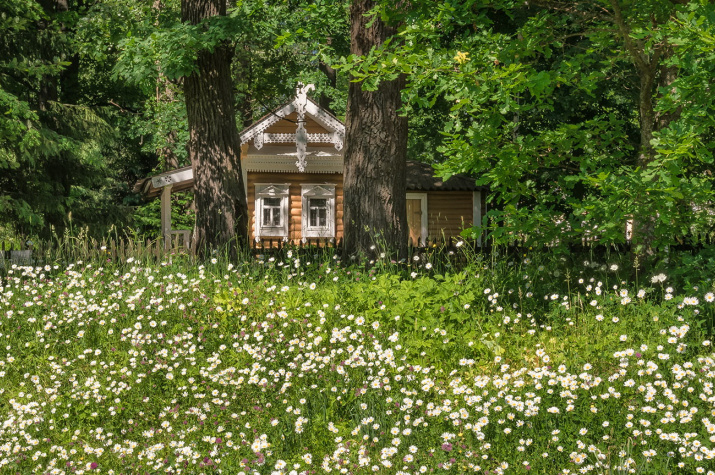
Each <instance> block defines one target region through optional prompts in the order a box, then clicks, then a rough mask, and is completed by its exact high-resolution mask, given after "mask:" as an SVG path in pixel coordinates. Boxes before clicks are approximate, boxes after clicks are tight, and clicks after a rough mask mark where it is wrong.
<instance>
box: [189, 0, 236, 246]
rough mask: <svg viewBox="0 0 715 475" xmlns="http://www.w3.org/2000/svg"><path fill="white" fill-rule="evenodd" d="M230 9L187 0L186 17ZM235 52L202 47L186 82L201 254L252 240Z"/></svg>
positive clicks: (220, 1) (216, 2)
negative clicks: (233, 63) (239, 126)
mask: <svg viewBox="0 0 715 475" xmlns="http://www.w3.org/2000/svg"><path fill="white" fill-rule="evenodd" d="M225 14H226V1H225V0H182V1H181V17H182V21H184V22H188V23H191V24H198V23H199V22H201V20H203V19H205V18H209V17H211V16H215V15H225ZM232 56H233V49H232V48H231V46H230V45H229V44H222V45H219V46H217V47H216V48H215V49H214V50H213V52H209V51H207V50H203V51H201V52H199V54H198V59H197V70H196V71H195V72H193V73H192V74H191V75H190V76H188V77H186V79H185V82H184V94H185V98H186V113H187V119H188V125H189V143H188V151H189V158H190V159H191V165H192V167H193V170H194V199H195V202H196V228H195V230H194V243H193V247H194V249H195V251H196V252H197V254H198V255H199V256H201V257H206V256H207V255H208V253H210V252H211V251H213V250H219V251H223V250H228V251H229V253H230V254H231V255H235V253H236V250H237V247H243V246H245V245H246V244H247V236H248V209H247V205H246V193H245V189H244V187H243V177H242V175H241V158H240V153H241V139H240V137H239V134H238V129H237V128H236V115H235V107H234V97H233V87H232V82H231V58H232Z"/></svg>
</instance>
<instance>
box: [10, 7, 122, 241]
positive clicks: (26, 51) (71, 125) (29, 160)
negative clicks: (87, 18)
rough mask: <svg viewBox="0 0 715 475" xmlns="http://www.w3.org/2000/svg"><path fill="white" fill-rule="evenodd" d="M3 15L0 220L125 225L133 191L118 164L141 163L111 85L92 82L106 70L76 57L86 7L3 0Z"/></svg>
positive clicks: (26, 225) (35, 226)
mask: <svg viewBox="0 0 715 475" xmlns="http://www.w3.org/2000/svg"><path fill="white" fill-rule="evenodd" d="M0 13H2V15H1V16H2V18H3V20H2V21H3V24H4V25H3V26H4V29H3V31H6V34H4V35H3V37H2V39H0V42H1V43H2V46H1V47H0V50H2V57H1V59H0V61H1V62H2V63H1V64H2V70H1V71H0V102H1V103H2V108H3V111H4V112H5V113H4V114H3V116H2V117H1V118H0V144H1V145H0V170H2V173H0V189H1V190H2V192H0V222H2V223H7V225H9V226H11V227H13V228H14V229H15V230H16V231H18V232H22V233H40V234H42V235H44V236H49V233H50V228H51V227H54V228H55V229H59V230H61V229H63V228H64V227H65V226H66V225H68V224H69V222H70V221H72V220H74V223H75V225H77V224H79V225H85V224H89V223H92V224H93V228H95V230H96V232H98V233H102V232H104V231H105V230H106V229H107V228H109V227H110V226H111V225H112V224H120V223H121V222H122V221H124V219H125V216H126V209H125V208H124V207H123V206H122V204H123V203H122V202H123V199H124V197H125V196H126V194H127V193H128V187H127V185H126V184H125V183H123V182H122V181H123V178H124V176H123V173H122V172H123V170H117V164H119V163H122V164H126V165H129V164H132V163H133V162H134V160H135V159H134V157H132V156H131V153H132V151H131V149H132V147H131V144H126V143H121V142H120V141H119V139H120V137H121V132H119V131H118V130H117V125H118V122H119V120H118V119H119V117H118V116H117V115H116V114H115V111H114V110H112V108H110V107H109V104H107V96H106V95H105V94H104V92H106V91H101V90H100V91H96V90H93V88H91V87H89V84H90V83H91V79H90V78H94V79H96V78H97V77H101V76H102V74H103V72H105V71H106V66H104V67H103V66H102V65H100V64H98V63H96V62H93V61H92V60H91V59H89V58H83V57H81V56H80V55H78V50H79V49H80V48H79V47H78V41H79V39H78V36H77V35H76V29H77V24H78V22H79V19H80V18H81V16H82V15H83V14H84V13H85V11H84V10H83V9H82V8H79V7H77V8H75V9H71V10H66V11H61V10H55V9H54V8H49V7H48V9H47V10H44V9H43V8H41V7H40V4H39V3H37V2H34V1H32V2H30V1H27V2H25V1H21V2H14V1H13V2H6V1H4V2H2V3H0ZM116 91H117V88H115V89H114V93H116Z"/></svg>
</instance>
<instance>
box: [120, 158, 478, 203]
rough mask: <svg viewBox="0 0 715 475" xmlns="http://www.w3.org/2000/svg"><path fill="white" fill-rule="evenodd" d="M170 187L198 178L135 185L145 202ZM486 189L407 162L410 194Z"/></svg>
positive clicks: (187, 170) (183, 172)
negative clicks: (415, 192) (413, 192)
mask: <svg viewBox="0 0 715 475" xmlns="http://www.w3.org/2000/svg"><path fill="white" fill-rule="evenodd" d="M280 173H285V172H280ZM294 173H297V171H296V172H294ZM169 183H171V184H172V188H171V191H172V193H173V192H178V191H185V190H189V189H191V188H193V186H194V177H193V171H192V169H191V167H190V166H188V167H183V168H177V169H176V170H171V171H169V172H164V173H161V174H159V175H154V176H150V177H147V178H144V179H142V180H139V181H137V182H136V184H135V185H134V192H136V193H141V194H142V195H143V196H144V198H145V199H151V198H156V197H157V196H159V195H160V194H161V188H162V186H163V185H168V184H169ZM483 189H485V187H483V186H477V185H476V180H475V179H474V178H471V177H468V176H466V175H453V176H452V177H451V178H450V179H449V180H447V181H444V180H442V179H441V178H438V177H435V176H434V168H432V166H431V165H430V164H428V163H422V162H415V161H413V160H407V190H406V191H478V190H483Z"/></svg>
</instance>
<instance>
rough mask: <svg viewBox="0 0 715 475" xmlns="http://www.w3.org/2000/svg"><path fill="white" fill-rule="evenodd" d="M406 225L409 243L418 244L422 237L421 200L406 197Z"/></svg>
mask: <svg viewBox="0 0 715 475" xmlns="http://www.w3.org/2000/svg"><path fill="white" fill-rule="evenodd" d="M407 226H408V227H409V229H410V241H409V242H410V244H412V245H413V246H419V245H420V244H419V243H420V241H424V239H423V237H422V200H421V199H419V198H416V199H412V198H408V199H407Z"/></svg>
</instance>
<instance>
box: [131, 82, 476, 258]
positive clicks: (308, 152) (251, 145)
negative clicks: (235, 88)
mask: <svg viewBox="0 0 715 475" xmlns="http://www.w3.org/2000/svg"><path fill="white" fill-rule="evenodd" d="M310 90H312V85H308V86H305V87H299V88H298V90H297V93H296V96H295V97H294V98H293V100H292V101H290V102H288V103H286V104H284V105H282V106H280V107H278V108H277V109H275V110H273V111H272V112H270V113H269V114H266V115H265V116H264V117H263V118H261V119H260V120H258V121H257V122H255V123H254V124H252V125H251V126H250V127H248V128H246V129H245V130H243V131H242V132H241V169H242V172H243V182H244V184H245V186H246V197H247V200H248V212H249V223H250V230H249V233H250V237H251V239H252V240H254V241H256V242H259V241H261V240H271V241H274V242H277V241H279V240H283V241H293V242H299V241H303V242H305V241H307V240H312V239H315V238H318V239H330V240H340V239H341V238H342V236H343V145H344V141H345V125H344V124H343V123H342V122H340V120H338V119H337V118H336V117H335V116H333V115H332V114H330V113H329V112H327V111H326V110H324V109H323V108H321V107H320V106H319V105H318V104H317V103H316V102H314V101H313V100H312V99H310V98H309V97H308V95H307V93H308V92H309V91H310ZM433 175H434V170H433V169H432V167H431V166H430V165H428V164H424V163H419V162H414V161H408V164H407V189H406V190H405V193H406V194H407V196H406V198H407V221H408V224H409V234H410V240H411V242H412V243H413V244H414V245H418V244H419V243H424V242H425V241H426V240H427V239H428V238H430V239H439V240H441V239H443V238H449V237H457V236H459V234H460V233H461V231H462V230H463V229H465V228H467V227H471V226H472V223H480V222H481V217H482V216H483V215H484V212H485V193H484V191H485V190H484V189H483V188H481V187H478V186H476V185H475V180H474V179H472V178H469V177H465V176H461V175H457V176H453V177H452V178H450V179H449V180H447V181H443V180H441V179H439V178H435V177H434V176H433ZM192 186H193V172H192V169H191V167H185V168H180V169H177V170H172V171H170V172H166V173H162V174H160V175H156V176H154V177H150V178H146V179H144V180H141V181H140V182H138V183H137V186H136V187H135V190H136V191H139V192H141V193H142V194H143V195H144V196H145V198H153V197H157V196H160V195H161V196H162V230H163V234H164V235H165V236H166V237H170V236H171V235H172V234H177V233H178V232H176V231H172V230H171V222H170V216H171V215H170V199H169V197H170V194H171V193H172V192H177V191H182V190H187V189H190V188H191V187H192ZM184 233H186V232H184ZM186 237H187V236H185V238H186Z"/></svg>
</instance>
